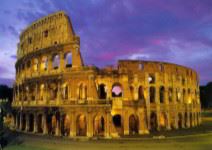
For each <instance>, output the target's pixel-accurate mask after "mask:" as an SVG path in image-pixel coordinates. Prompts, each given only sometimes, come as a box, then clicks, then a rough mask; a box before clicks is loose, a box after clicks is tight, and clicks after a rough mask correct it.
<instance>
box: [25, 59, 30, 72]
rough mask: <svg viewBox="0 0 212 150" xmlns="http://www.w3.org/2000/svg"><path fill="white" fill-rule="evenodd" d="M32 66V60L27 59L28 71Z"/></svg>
mask: <svg viewBox="0 0 212 150" xmlns="http://www.w3.org/2000/svg"><path fill="white" fill-rule="evenodd" d="M30 67H31V61H30V60H29V61H27V64H26V68H27V71H30Z"/></svg>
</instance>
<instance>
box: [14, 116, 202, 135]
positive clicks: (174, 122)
mask: <svg viewBox="0 0 212 150" xmlns="http://www.w3.org/2000/svg"><path fill="white" fill-rule="evenodd" d="M141 117H142V116H138V115H137V114H131V115H129V116H128V118H125V117H124V116H122V115H121V114H115V115H113V116H112V125H114V127H115V130H116V132H117V133H118V134H119V135H120V136H122V135H124V126H125V125H126V124H125V123H124V121H126V120H125V119H127V123H128V129H129V135H137V134H139V129H140V123H142V124H146V126H147V127H148V129H149V131H150V132H155V131H158V130H167V129H180V128H184V127H193V126H196V125H198V124H199V121H200V120H199V119H200V113H192V112H185V113H177V114H176V116H175V117H173V118H170V116H169V115H168V114H167V113H165V112H161V113H159V114H157V113H156V112H151V113H150V118H149V119H148V118H147V116H146V115H145V116H143V117H142V118H143V120H142V121H141V120H140V119H141ZM73 121H74V124H75V128H74V126H72V125H73ZM15 122H16V127H17V128H18V129H20V130H23V131H29V132H38V133H44V132H45V133H46V134H49V135H62V136H71V131H73V130H74V131H75V132H76V136H87V133H88V116H86V115H84V114H79V115H77V116H76V117H75V120H72V119H71V118H70V116H69V115H68V114H61V115H60V114H59V113H51V114H48V115H43V114H38V115H36V116H34V115H33V114H28V115H27V114H22V115H21V114H18V115H17V117H16V121H15ZM106 125H107V123H106V118H105V116H104V115H96V116H94V117H93V119H92V128H93V135H92V136H105V134H106Z"/></svg>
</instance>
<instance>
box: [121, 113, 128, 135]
mask: <svg viewBox="0 0 212 150" xmlns="http://www.w3.org/2000/svg"><path fill="white" fill-rule="evenodd" d="M124 116H125V117H124ZM121 117H122V119H124V124H123V125H124V135H129V115H128V112H127V111H125V112H124V115H123V116H121Z"/></svg>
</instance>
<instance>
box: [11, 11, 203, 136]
mask: <svg viewBox="0 0 212 150" xmlns="http://www.w3.org/2000/svg"><path fill="white" fill-rule="evenodd" d="M94 53H96V52H94ZM15 67H16V81H15V84H14V100H13V104H12V105H13V108H14V116H13V127H14V128H15V129H16V130H18V131H23V132H32V133H40V134H50V135H55V136H68V137H77V136H87V137H93V136H102V137H106V138H109V137H120V136H125V135H131V136H134V135H138V134H149V133H151V132H160V131H162V130H173V129H180V128H190V127H194V126H197V125H199V124H200V122H201V117H200V111H201V109H200V100H199V77H198V75H197V73H196V72H195V71H194V70H192V69H190V68H187V67H183V66H180V65H176V64H171V63H166V62H154V61H142V60H119V61H118V65H117V67H111V66H110V67H105V68H101V69H100V68H97V67H95V66H86V65H85V64H84V63H83V59H82V57H81V54H80V38H79V37H78V36H77V35H76V34H75V32H74V30H73V27H72V24H71V21H70V19H69V17H68V16H67V15H66V14H65V13H64V12H57V13H54V14H51V15H48V16H46V17H44V18H41V19H39V20H37V21H36V22H34V23H32V24H31V25H30V26H29V27H27V28H26V29H25V30H24V31H23V32H22V33H21V35H20V43H19V44H18V51H17V62H16V65H15Z"/></svg>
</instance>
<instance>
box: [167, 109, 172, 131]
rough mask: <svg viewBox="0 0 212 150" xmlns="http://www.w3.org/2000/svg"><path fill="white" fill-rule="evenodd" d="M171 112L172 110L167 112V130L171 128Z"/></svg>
mask: <svg viewBox="0 0 212 150" xmlns="http://www.w3.org/2000/svg"><path fill="white" fill-rule="evenodd" d="M169 114H170V112H167V113H166V117H167V118H166V119H167V125H166V129H167V130H171V122H170V115H169Z"/></svg>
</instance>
